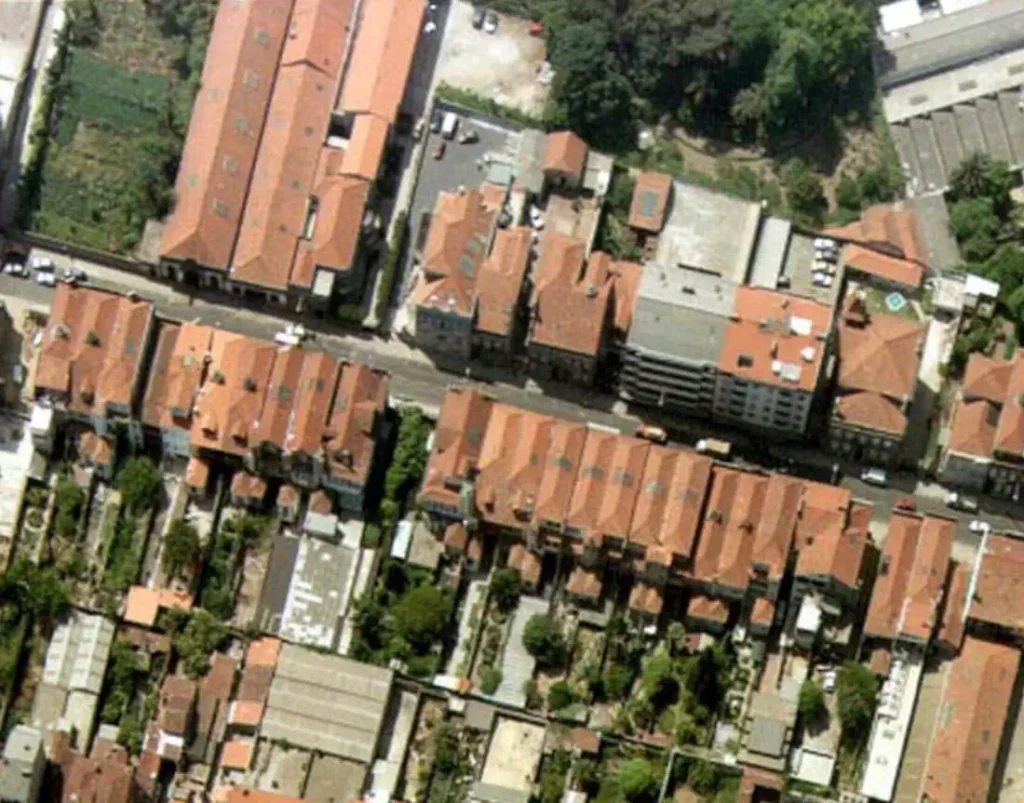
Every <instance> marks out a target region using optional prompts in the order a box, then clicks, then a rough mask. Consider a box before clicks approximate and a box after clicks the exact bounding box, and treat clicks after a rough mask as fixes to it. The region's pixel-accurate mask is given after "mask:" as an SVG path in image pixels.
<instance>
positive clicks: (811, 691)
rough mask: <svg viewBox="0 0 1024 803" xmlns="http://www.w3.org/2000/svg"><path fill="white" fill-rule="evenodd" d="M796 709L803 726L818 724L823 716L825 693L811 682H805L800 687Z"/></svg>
mask: <svg viewBox="0 0 1024 803" xmlns="http://www.w3.org/2000/svg"><path fill="white" fill-rule="evenodd" d="M798 709H799V711H800V718H801V719H802V720H803V721H804V724H805V725H806V724H809V723H812V722H819V721H820V720H821V719H822V717H823V716H824V715H825V712H826V708H825V692H824V691H822V688H821V686H819V685H818V684H817V683H815V682H814V681H813V680H810V679H808V680H805V681H804V683H803V685H802V686H801V687H800V701H799V704H798Z"/></svg>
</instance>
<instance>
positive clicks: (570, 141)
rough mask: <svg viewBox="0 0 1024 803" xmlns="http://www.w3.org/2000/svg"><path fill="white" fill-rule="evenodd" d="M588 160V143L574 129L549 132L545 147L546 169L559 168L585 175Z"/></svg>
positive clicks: (579, 175) (560, 171)
mask: <svg viewBox="0 0 1024 803" xmlns="http://www.w3.org/2000/svg"><path fill="white" fill-rule="evenodd" d="M586 162H587V143H586V142H584V141H583V140H582V139H581V138H580V137H579V135H578V134H575V133H573V132H572V131H553V132H552V133H550V134H548V139H547V145H546V147H545V149H544V163H543V164H544V170H545V171H548V170H557V171H558V172H559V173H566V174H568V175H570V176H575V177H576V178H577V179H578V178H580V177H581V176H582V175H583V167H584V165H586Z"/></svg>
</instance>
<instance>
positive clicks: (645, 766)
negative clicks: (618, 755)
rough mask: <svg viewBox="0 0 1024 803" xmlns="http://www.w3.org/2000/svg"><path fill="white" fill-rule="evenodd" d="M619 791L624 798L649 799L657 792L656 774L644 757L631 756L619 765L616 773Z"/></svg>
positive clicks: (631, 799) (632, 799)
mask: <svg viewBox="0 0 1024 803" xmlns="http://www.w3.org/2000/svg"><path fill="white" fill-rule="evenodd" d="M616 779H617V780H618V784H619V791H621V792H622V794H623V796H625V798H626V800H629V801H635V800H649V799H650V798H653V797H654V796H655V795H656V794H657V793H658V780H659V778H658V776H657V774H656V773H655V771H654V766H653V765H652V764H651V762H650V761H648V760H647V759H645V758H640V757H636V758H631V759H629V760H628V761H624V762H622V764H620V765H619V771H618V774H617V775H616Z"/></svg>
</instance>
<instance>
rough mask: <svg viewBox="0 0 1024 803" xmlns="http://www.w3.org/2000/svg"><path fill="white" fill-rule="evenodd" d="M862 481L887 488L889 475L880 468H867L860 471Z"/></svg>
mask: <svg viewBox="0 0 1024 803" xmlns="http://www.w3.org/2000/svg"><path fill="white" fill-rule="evenodd" d="M860 481H861V482H866V483H867V484H868V485H876V486H878V487H879V488H885V487H886V486H887V485H888V484H889V475H888V474H886V473H885V471H884V470H883V469H880V468H866V469H864V470H863V471H862V472H861V473H860Z"/></svg>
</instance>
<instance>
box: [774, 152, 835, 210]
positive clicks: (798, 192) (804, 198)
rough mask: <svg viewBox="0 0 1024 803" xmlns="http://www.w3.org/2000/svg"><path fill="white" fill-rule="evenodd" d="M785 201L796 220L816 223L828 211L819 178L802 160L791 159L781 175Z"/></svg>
mask: <svg viewBox="0 0 1024 803" xmlns="http://www.w3.org/2000/svg"><path fill="white" fill-rule="evenodd" d="M782 183H783V187H784V188H785V190H786V201H787V203H788V204H789V207H790V209H792V210H793V212H794V214H795V215H796V216H797V217H798V218H803V219H805V220H808V221H811V222H815V223H818V222H820V221H821V219H822V217H823V216H824V214H825V212H826V211H827V210H828V201H827V200H826V199H825V189H824V187H823V186H822V183H821V178H820V177H819V176H818V174H817V173H815V172H814V171H813V170H812V169H811V167H810V165H808V164H807V162H805V161H803V159H792V160H790V162H789V164H787V165H786V170H785V171H784V173H783V175H782Z"/></svg>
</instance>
